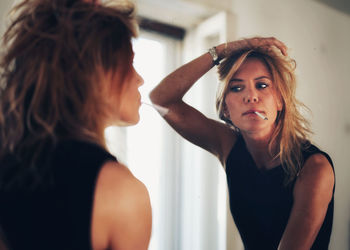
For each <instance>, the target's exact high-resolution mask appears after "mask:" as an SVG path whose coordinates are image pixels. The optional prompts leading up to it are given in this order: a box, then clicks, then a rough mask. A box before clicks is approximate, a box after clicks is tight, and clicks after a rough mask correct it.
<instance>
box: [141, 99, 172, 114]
mask: <svg viewBox="0 0 350 250" xmlns="http://www.w3.org/2000/svg"><path fill="white" fill-rule="evenodd" d="M142 104H146V105H148V106H151V107H153V108H154V109H155V110H157V111H158V112H159V114H160V115H161V116H165V115H166V114H168V113H169V109H168V108H166V107H163V106H160V105H158V104H154V103H153V104H150V103H147V102H142Z"/></svg>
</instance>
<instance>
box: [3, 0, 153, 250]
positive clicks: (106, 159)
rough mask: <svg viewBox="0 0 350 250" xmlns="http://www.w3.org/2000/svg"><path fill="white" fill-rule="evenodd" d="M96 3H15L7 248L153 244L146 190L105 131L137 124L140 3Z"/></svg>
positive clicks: (8, 37)
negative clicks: (135, 45)
mask: <svg viewBox="0 0 350 250" xmlns="http://www.w3.org/2000/svg"><path fill="white" fill-rule="evenodd" d="M97 2H98V1H73V0H50V1H48V0H25V1H23V2H22V3H20V4H19V5H18V6H17V7H16V8H15V9H14V13H15V14H16V18H15V19H14V20H13V21H12V22H11V24H10V26H9V28H8V30H7V32H6V33H5V36H4V44H3V46H5V49H4V53H3V55H2V58H1V70H2V72H1V92H0V95H1V97H0V98H1V99H0V141H1V145H0V147H1V149H0V229H1V230H0V232H1V235H0V236H1V237H0V239H1V241H2V243H1V244H2V245H1V246H2V247H4V243H5V245H6V247H7V248H8V249H37V250H38V249H43V250H44V249H45V250H47V249H60V250H62V249H123V250H140V249H147V247H148V243H149V239H150V234H151V221H152V219H151V207H150V201H149V196H148V192H147V190H146V188H145V186H144V185H143V184H142V183H141V182H140V181H139V180H137V179H136V178H135V177H134V176H133V175H132V173H131V172H130V171H129V170H128V168H127V167H126V166H124V165H123V164H121V163H120V162H118V161H117V159H116V158H115V157H114V156H112V155H111V154H110V153H109V152H108V151H107V149H106V146H105V141H104V135H103V134H104V132H103V131H104V129H105V127H107V126H109V125H117V126H125V125H132V124H135V123H137V122H138V121H139V114H138V109H139V106H140V93H139V91H138V87H140V86H141V85H142V84H143V79H142V77H141V76H140V75H139V74H138V73H137V72H136V71H135V69H134V67H133V56H134V55H133V51H132V44H131V39H132V37H134V36H135V35H136V28H137V27H136V25H135V20H134V17H133V16H134V14H133V6H132V5H131V4H130V3H126V1H123V4H117V5H116V4H114V5H113V6H114V7H112V6H110V7H109V6H106V5H102V4H99V3H97ZM117 3H118V2H117Z"/></svg>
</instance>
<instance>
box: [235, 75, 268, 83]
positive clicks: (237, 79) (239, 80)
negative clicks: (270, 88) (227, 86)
mask: <svg viewBox="0 0 350 250" xmlns="http://www.w3.org/2000/svg"><path fill="white" fill-rule="evenodd" d="M261 79H268V80H270V81H271V78H270V77H267V76H259V77H257V78H255V79H254V80H261ZM230 82H243V80H242V79H239V78H232V79H231V80H230Z"/></svg>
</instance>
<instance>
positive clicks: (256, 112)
mask: <svg viewBox="0 0 350 250" xmlns="http://www.w3.org/2000/svg"><path fill="white" fill-rule="evenodd" d="M254 113H255V114H256V115H257V116H259V117H260V118H261V119H263V120H266V121H267V120H268V119H267V117H266V116H263V115H262V114H261V113H259V112H258V111H254Z"/></svg>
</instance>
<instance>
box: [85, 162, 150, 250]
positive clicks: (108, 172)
mask: <svg viewBox="0 0 350 250" xmlns="http://www.w3.org/2000/svg"><path fill="white" fill-rule="evenodd" d="M151 225H152V213H151V205H150V199H149V195H148V191H147V189H146V187H145V185H144V184H143V183H142V182H140V181H139V180H138V179H137V178H135V177H134V176H133V174H132V173H131V172H130V170H129V169H128V168H127V167H126V166H124V165H122V164H120V163H116V162H107V163H105V164H104V165H103V167H102V168H101V171H100V173H99V176H98V179H97V182H96V187H95V195H94V205H93V214H92V228H91V230H92V244H93V247H94V249H106V248H108V249H127V250H129V249H130V250H133V249H147V246H148V243H149V239H150V234H151Z"/></svg>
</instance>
